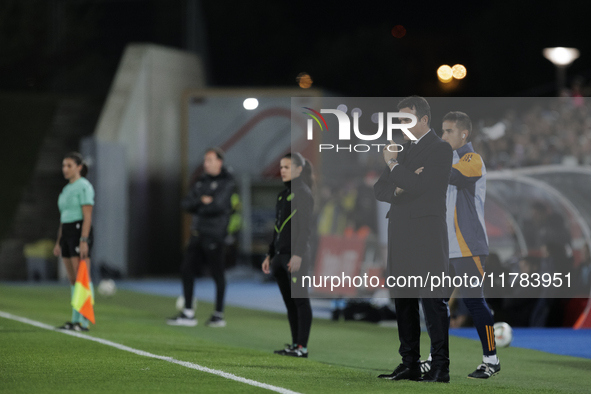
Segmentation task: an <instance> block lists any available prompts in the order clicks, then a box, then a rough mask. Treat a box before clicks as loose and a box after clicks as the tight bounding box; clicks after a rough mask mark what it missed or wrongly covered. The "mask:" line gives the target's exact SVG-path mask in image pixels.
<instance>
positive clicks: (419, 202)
mask: <svg viewBox="0 0 591 394" xmlns="http://www.w3.org/2000/svg"><path fill="white" fill-rule="evenodd" d="M409 146H410V141H409V142H408V143H406V144H405V145H404V149H403V151H402V152H400V154H399V155H398V162H399V164H398V165H397V166H396V167H394V169H393V170H392V171H390V168H388V167H386V168H385V169H384V172H383V173H382V175H381V176H380V178H379V180H378V181H377V182H376V184H375V185H374V193H375V196H376V198H377V199H378V200H380V201H384V202H388V203H390V204H391V205H390V211H389V212H388V214H387V215H386V217H387V218H388V274H389V275H394V276H400V275H405V276H409V275H413V276H414V275H420V276H422V277H423V280H425V279H426V277H427V273H428V272H429V273H430V275H431V276H433V275H438V276H441V273H442V272H444V273H445V274H446V275H447V274H448V263H449V244H448V238H447V225H446V192H447V184H448V181H449V177H450V173H451V166H452V159H453V151H452V148H451V146H450V145H449V144H448V143H447V142H445V141H443V140H442V139H441V138H439V137H438V136H437V135H436V134H435V132H434V131H433V130H430V131H429V132H428V133H427V134H426V135H425V136H424V137H423V138H422V139H421V140H420V141H419V142H418V143H417V144H416V146H414V147H413V148H412V150H411V151H410V152H409ZM420 167H425V168H424V169H423V172H422V173H421V174H420V175H417V174H415V170H416V169H418V168H420ZM396 187H400V188H402V189H403V190H404V192H403V193H400V194H397V195H395V194H394V191H395V190H396ZM415 289H416V287H415ZM399 290H403V291H404V289H399ZM406 290H410V289H408V288H407V289H406ZM419 293H420V294H421V296H426V297H437V296H440V295H444V294H443V293H441V294H439V295H437V294H432V293H431V291H430V283H429V284H428V285H427V286H425V288H423V291H420V292H419ZM407 294H411V292H410V291H409V292H408V293H407ZM412 294H414V292H412Z"/></svg>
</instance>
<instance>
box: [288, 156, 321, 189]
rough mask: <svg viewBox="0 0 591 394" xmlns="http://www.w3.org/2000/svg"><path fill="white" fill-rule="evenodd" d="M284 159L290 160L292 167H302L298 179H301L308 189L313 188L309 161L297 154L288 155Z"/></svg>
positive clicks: (312, 173)
mask: <svg viewBox="0 0 591 394" xmlns="http://www.w3.org/2000/svg"><path fill="white" fill-rule="evenodd" d="M283 157H284V158H287V159H290V160H291V164H292V165H296V166H298V167H302V173H301V174H300V178H302V182H304V183H305V184H306V185H308V187H309V188H310V189H312V188H313V187H314V171H313V168H312V163H310V160H308V159H306V158H305V157H304V156H302V155H301V154H300V153H298V152H293V153H288V154H286V155H285V156H283Z"/></svg>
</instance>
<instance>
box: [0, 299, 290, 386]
mask: <svg viewBox="0 0 591 394" xmlns="http://www.w3.org/2000/svg"><path fill="white" fill-rule="evenodd" d="M0 317H3V318H5V319H10V320H15V321H18V322H21V323H25V324H30V325H32V326H35V327H39V328H44V329H46V330H50V331H56V332H61V333H62V334H67V335H71V336H73V337H78V338H82V339H88V340H89V341H94V342H98V343H101V344H103V345H107V346H111V347H114V348H117V349H119V350H125V351H126V352H130V353H133V354H137V355H138V356H145V357H150V358H155V359H158V360H162V361H168V362H169V363H173V364H178V365H182V366H183V367H187V368H191V369H196V370H197V371H201V372H207V373H211V374H214V375H218V376H221V377H223V378H226V379H230V380H235V381H237V382H241V383H246V384H249V385H251V386H255V387H260V388H263V389H267V390H271V391H275V392H277V393H282V394H299V393H297V392H295V391H291V390H288V389H284V388H282V387H277V386H273V385H270V384H267V383H261V382H257V381H256V380H251V379H246V378H241V377H240V376H236V375H233V374H231V373H228V372H224V371H220V370H218V369H211V368H207V367H203V366H201V365H199V364H194V363H190V362H188V361H181V360H176V359H174V358H172V357H165V356H159V355H157V354H152V353H148V352H145V351H143V350H138V349H134V348H131V347H129V346H125V345H121V344H119V343H116V342H111V341H107V340H106V339H101V338H96V337H91V336H88V335H85V334H81V333H79V332H76V331H66V330H60V329H57V328H55V327H53V326H50V325H48V324H45V323H41V322H38V321H35V320H31V319H27V318H25V317H20V316H16V315H13V314H11V313H7V312H2V311H0Z"/></svg>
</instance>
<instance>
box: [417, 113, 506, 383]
mask: <svg viewBox="0 0 591 394" xmlns="http://www.w3.org/2000/svg"><path fill="white" fill-rule="evenodd" d="M442 128H443V135H442V136H441V138H442V139H443V140H444V141H446V142H448V143H449V144H450V145H451V147H452V149H453V151H454V152H453V165H452V170H451V175H450V178H449V185H448V187H447V220H446V221H447V233H448V238H449V267H450V276H454V275H455V276H462V277H463V276H464V274H467V275H468V277H472V276H476V277H479V278H482V276H483V275H484V260H485V259H486V256H488V237H487V235H486V226H485V224H484V199H485V196H486V167H485V166H484V162H483V161H482V158H481V157H480V155H479V154H478V153H476V152H474V149H473V148H472V143H471V142H468V140H469V139H470V135H471V133H472V122H471V121H470V118H469V117H468V115H466V114H465V113H463V112H459V111H454V112H450V113H448V114H447V115H445V116H444V117H443V127H442ZM459 290H460V296H461V297H462V299H463V301H464V304H465V305H466V307H467V308H468V311H469V312H470V315H471V316H472V320H473V321H474V326H475V327H476V330H477V331H478V336H479V337H480V341H481V342H482V351H483V362H482V364H480V365H479V366H478V368H477V369H476V371H474V372H472V373H471V374H469V375H468V377H469V378H473V379H488V378H489V377H491V376H493V375H495V374H497V373H498V372H499V371H500V370H501V364H500V363H499V359H498V357H497V351H496V347H495V336H494V331H493V325H494V320H493V317H492V314H491V311H490V309H489V308H488V305H487V303H486V300H485V299H484V295H483V289H482V286H474V287H469V288H465V287H460V289H459ZM430 359H431V356H429V359H428V360H427V361H422V362H421V370H422V371H423V372H426V371H428V370H429V369H430Z"/></svg>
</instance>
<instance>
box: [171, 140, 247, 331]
mask: <svg viewBox="0 0 591 394" xmlns="http://www.w3.org/2000/svg"><path fill="white" fill-rule="evenodd" d="M223 164H224V152H223V151H222V150H221V149H219V148H210V149H208V150H207V151H206V152H205V157H204V160H203V170H204V174H203V175H202V176H201V177H200V178H199V179H197V181H196V182H195V184H193V186H192V187H191V190H190V191H189V194H188V195H187V197H185V199H184V200H183V202H182V207H183V209H184V210H185V211H187V212H190V213H192V214H193V222H192V224H191V239H190V240H189V246H188V247H187V253H186V255H185V259H184V260H183V263H182V266H181V276H182V280H183V293H184V297H185V308H184V309H183V310H182V311H181V313H180V314H179V315H178V316H175V317H173V318H170V319H168V320H167V323H168V324H169V325H172V326H189V327H193V326H196V325H197V319H195V311H194V310H193V305H192V304H193V287H194V283H195V273H196V269H197V267H198V266H199V265H202V264H207V265H208V266H209V269H210V271H211V275H212V277H213V279H214V281H215V285H216V302H215V311H214V313H213V314H212V316H211V318H210V319H209V321H208V322H207V323H206V324H207V325H208V326H209V327H225V325H226V321H225V320H224V294H225V291H226V278H225V275H224V257H225V244H224V240H225V238H226V236H227V235H228V223H229V221H230V215H231V213H232V194H233V193H234V191H235V188H236V183H235V181H234V177H233V176H232V174H230V173H229V172H228V170H227V169H226V168H225V167H224V165H223Z"/></svg>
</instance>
